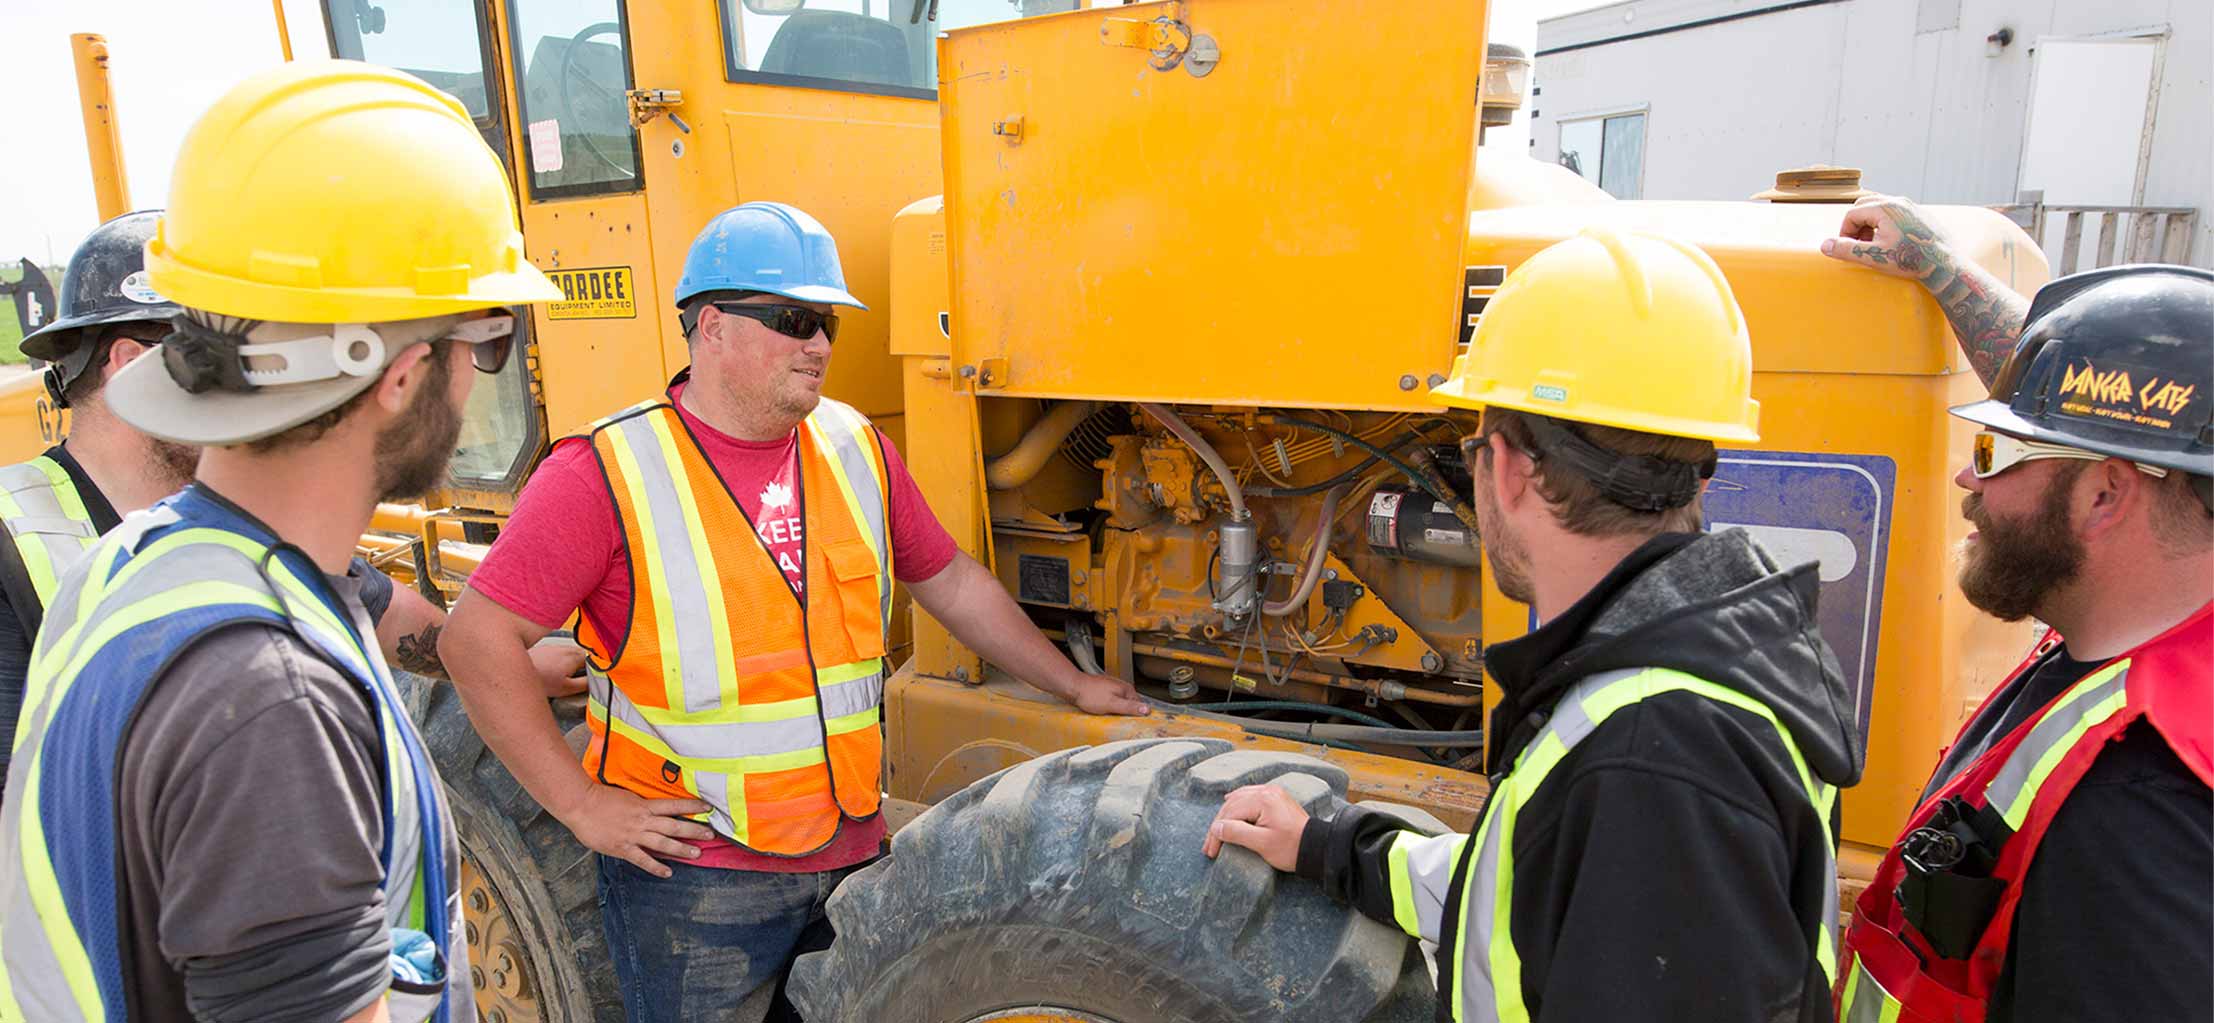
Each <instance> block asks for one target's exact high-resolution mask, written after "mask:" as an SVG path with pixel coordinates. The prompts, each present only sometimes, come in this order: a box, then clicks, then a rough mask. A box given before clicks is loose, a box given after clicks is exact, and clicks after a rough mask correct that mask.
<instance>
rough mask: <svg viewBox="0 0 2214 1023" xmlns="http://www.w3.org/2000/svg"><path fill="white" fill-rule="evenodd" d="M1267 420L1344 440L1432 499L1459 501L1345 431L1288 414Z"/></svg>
mask: <svg viewBox="0 0 2214 1023" xmlns="http://www.w3.org/2000/svg"><path fill="white" fill-rule="evenodd" d="M1265 418H1267V419H1268V420H1270V421H1272V422H1281V423H1289V424H1291V425H1293V426H1297V427H1300V428H1302V429H1307V430H1313V431H1315V432H1316V433H1325V434H1329V435H1330V436H1332V437H1336V438H1337V439H1339V440H1342V441H1344V442H1346V443H1347V444H1351V445H1353V446H1354V447H1357V448H1360V449H1361V450H1363V451H1366V452H1368V453H1369V454H1371V455H1374V456H1376V457H1377V458H1378V459H1380V460H1382V461H1383V463H1384V464H1386V465H1389V466H1391V467H1392V468H1394V469H1397V470H1399V472H1400V475H1403V476H1405V477H1407V481H1408V482H1410V483H1413V484H1414V485H1415V486H1417V487H1420V488H1421V489H1422V491H1423V492H1424V493H1426V494H1429V495H1430V496H1431V497H1434V498H1437V499H1438V500H1440V501H1443V502H1445V504H1446V505H1448V506H1451V505H1453V504H1454V503H1456V502H1457V501H1458V500H1459V499H1458V498H1455V497H1454V496H1453V495H1451V494H1447V493H1441V492H1440V491H1439V489H1438V487H1437V486H1436V485H1435V484H1432V483H1431V482H1430V480H1429V478H1428V477H1427V476H1425V475H1424V474H1422V473H1420V472H1418V471H1416V470H1415V467H1414V466H1411V465H1408V464H1407V463H1405V462H1403V461H1400V460H1399V457H1398V456H1396V455H1393V454H1392V453H1391V452H1389V451H1386V450H1384V449H1383V448H1380V447H1377V446H1376V445H1374V444H1371V443H1369V442H1367V441H1365V440H1362V439H1361V438H1359V437H1356V436H1354V435H1352V434H1350V433H1347V432H1345V431H1344V430H1340V429H1338V428H1337V427H1335V426H1326V425H1324V424H1322V423H1318V422H1315V421H1314V420H1312V419H1301V418H1300V417H1298V416H1295V415H1291V414H1290V413H1287V412H1270V413H1267V414H1266V415H1265Z"/></svg>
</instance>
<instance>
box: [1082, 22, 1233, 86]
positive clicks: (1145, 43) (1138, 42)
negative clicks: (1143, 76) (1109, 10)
mask: <svg viewBox="0 0 2214 1023" xmlns="http://www.w3.org/2000/svg"><path fill="white" fill-rule="evenodd" d="M1099 41H1100V42H1102V43H1104V44H1106V45H1108V46H1128V47H1131V48H1133V49H1139V50H1144V51H1146V54H1147V60H1146V63H1148V64H1150V65H1152V67H1153V70H1155V71H1171V70H1174V69H1175V68H1176V65H1178V64H1181V63H1183V62H1184V54H1185V53H1187V52H1189V51H1190V50H1191V48H1192V27H1191V26H1190V25H1187V24H1185V23H1184V22H1182V21H1180V20H1178V19H1176V18H1172V17H1168V16H1166V15H1163V16H1161V17H1158V18H1155V19H1153V20H1151V21H1143V20H1140V19H1137V18H1108V19H1107V20H1105V21H1103V22H1101V23H1100V25H1099ZM1215 59H1216V60H1220V59H1221V54H1220V52H1219V51H1218V52H1217V53H1216V54H1215ZM1208 70H1213V66H1212V64H1210V65H1209V68H1208ZM1194 73H1195V74H1203V73H1204V72H1194Z"/></svg>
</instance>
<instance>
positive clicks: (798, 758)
mask: <svg viewBox="0 0 2214 1023" xmlns="http://www.w3.org/2000/svg"><path fill="white" fill-rule="evenodd" d="M600 720H601V721H602V722H603V723H605V724H606V726H607V727H608V728H610V729H612V730H614V731H615V732H617V733H619V734H621V735H622V736H623V738H626V739H629V740H630V741H632V742H635V743H637V744H638V745H640V746H642V747H644V748H645V749H646V750H647V751H648V752H651V753H653V754H654V755H655V756H658V757H660V758H661V759H663V760H668V761H672V762H674V763H676V764H677V765H678V766H680V767H683V768H685V769H686V770H691V771H714V772H716V773H718V774H759V773H762V772H765V771H788V770H791V769H792V768H795V767H811V766H814V765H816V764H820V763H823V762H824V760H825V759H827V754H826V753H825V752H824V751H823V748H822V747H821V746H810V747H808V748H807V749H803V750H793V751H792V752H790V753H765V754H761V755H759V756H750V757H680V756H677V755H676V751H675V750H672V749H670V748H669V747H668V746H667V745H666V744H664V743H662V741H661V740H660V739H657V738H655V737H654V736H653V735H651V734H650V733H647V732H643V731H640V730H639V729H637V728H634V727H632V726H631V725H630V724H628V723H627V722H624V721H622V720H619V719H614V718H609V717H602V718H601V719H600Z"/></svg>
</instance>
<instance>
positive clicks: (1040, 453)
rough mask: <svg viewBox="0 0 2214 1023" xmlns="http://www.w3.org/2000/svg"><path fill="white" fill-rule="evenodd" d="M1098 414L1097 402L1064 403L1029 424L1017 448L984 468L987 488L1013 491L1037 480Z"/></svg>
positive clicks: (993, 460)
mask: <svg viewBox="0 0 2214 1023" xmlns="http://www.w3.org/2000/svg"><path fill="white" fill-rule="evenodd" d="M1097 411H1099V402H1096V401H1064V402H1061V403H1059V404H1057V405H1055V406H1053V408H1052V409H1051V410H1050V411H1048V412H1047V413H1046V414H1045V415H1044V417H1042V418H1040V419H1039V420H1038V421H1037V422H1035V423H1032V424H1030V429H1029V430H1027V431H1025V432H1024V433H1023V435H1022V440H1020V441H1018V442H1017V443H1016V444H1015V446H1014V448H1013V449H1012V450H1010V451H1008V452H1007V453H1006V454H1004V455H1001V456H999V457H998V458H994V459H992V461H991V464H990V465H987V466H985V467H984V482H985V485H986V486H988V487H990V488H991V489H993V490H1014V489H1016V488H1018V487H1022V486H1024V485H1027V484H1028V483H1029V482H1030V481H1031V480H1034V479H1037V478H1038V473H1039V472H1040V471H1042V470H1043V469H1044V468H1045V466H1046V462H1048V461H1050V460H1052V458H1053V453H1054V452H1055V451H1057V450H1059V449H1060V447H1061V442H1063V441H1065V440H1068V439H1069V434H1070V433H1072V432H1074V431H1075V430H1076V428H1077V426H1078V425H1080V424H1082V423H1083V422H1084V420H1086V419H1089V418H1091V415H1092V413H1094V412H1097Z"/></svg>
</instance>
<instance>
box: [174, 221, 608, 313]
mask: <svg viewBox="0 0 2214 1023" xmlns="http://www.w3.org/2000/svg"><path fill="white" fill-rule="evenodd" d="M146 273H147V276H148V277H149V278H150V280H151V283H152V284H153V286H154V290H156V291H159V292H161V293H162V294H164V295H167V296H168V297H169V299H170V301H172V302H175V303H176V304H177V305H180V306H183V307H185V308H188V309H199V310H203V311H206V312H211V313H216V314H218V315H222V316H235V317H239V318H241V319H249V320H260V321H263V322H277V323H387V322H391V321H394V320H415V319H422V318H424V317H429V316H445V315H450V314H453V313H467V312H475V311H476V310H479V309H495V308H504V307H508V306H524V305H531V304H533V303H538V302H560V301H563V300H564V299H566V298H567V297H568V296H567V295H565V294H563V293H562V291H561V289H560V288H558V287H555V286H554V283H553V282H552V281H550V280H547V279H546V275H545V274H544V273H542V272H540V271H539V269H538V268H537V267H535V266H532V265H530V264H528V263H525V264H523V265H522V267H520V268H519V269H517V270H515V271H513V272H503V273H489V274H484V275H482V276H479V277H476V278H474V279H472V280H470V281H469V286H468V290H467V291H464V292H462V293H460V294H445V295H424V294H419V293H417V292H414V291H411V290H405V289H399V288H386V289H375V290H370V289H358V288H353V289H346V288H316V287H300V286H292V285H283V284H271V283H267V282H263V281H250V282H242V281H239V280H235V279H233V278H231V277H229V276H227V275H224V274H220V273H213V272H210V271H207V270H203V269H201V268H199V267H195V266H192V265H190V264H188V263H185V262H184V261H182V260H180V259H177V258H175V257H174V256H173V255H172V254H171V253H170V252H168V251H167V250H166V249H164V248H163V247H162V246H161V244H160V239H156V240H155V241H152V242H148V243H147V245H146Z"/></svg>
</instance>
